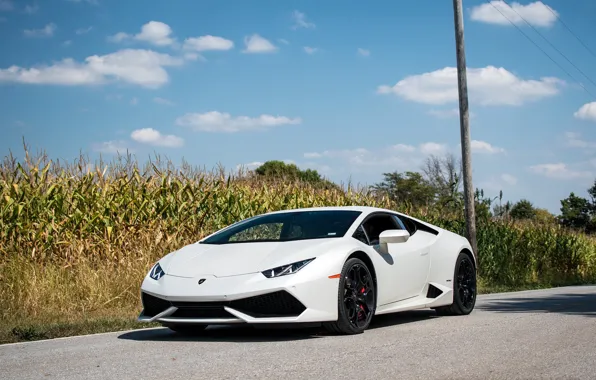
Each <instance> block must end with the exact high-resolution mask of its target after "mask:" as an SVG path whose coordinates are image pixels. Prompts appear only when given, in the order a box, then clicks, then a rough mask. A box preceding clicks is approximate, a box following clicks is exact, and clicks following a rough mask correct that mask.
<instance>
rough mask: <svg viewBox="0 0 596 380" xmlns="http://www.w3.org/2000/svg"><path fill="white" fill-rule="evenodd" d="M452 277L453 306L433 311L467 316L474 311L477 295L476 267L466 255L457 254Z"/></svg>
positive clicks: (441, 313)
mask: <svg viewBox="0 0 596 380" xmlns="http://www.w3.org/2000/svg"><path fill="white" fill-rule="evenodd" d="M453 277H454V282H455V283H454V284H453V304H451V305H449V306H442V307H438V308H436V309H435V310H436V311H437V313H438V314H440V315H468V314H470V313H471V312H472V310H474V306H475V305H476V295H477V287H476V267H475V265H474V262H473V261H472V258H471V257H470V256H469V255H468V254H466V253H464V252H461V253H460V254H459V256H458V258H457V263H456V265H455V273H454V276H453Z"/></svg>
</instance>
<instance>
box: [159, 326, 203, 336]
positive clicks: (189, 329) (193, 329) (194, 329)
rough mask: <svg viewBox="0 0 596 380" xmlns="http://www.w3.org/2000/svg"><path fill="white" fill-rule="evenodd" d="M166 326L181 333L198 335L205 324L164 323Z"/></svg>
mask: <svg viewBox="0 0 596 380" xmlns="http://www.w3.org/2000/svg"><path fill="white" fill-rule="evenodd" d="M166 327H167V328H169V329H170V330H172V331H174V332H175V333H178V334H181V335H199V334H201V333H202V332H203V331H205V329H206V328H207V325H166Z"/></svg>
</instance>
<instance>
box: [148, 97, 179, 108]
mask: <svg viewBox="0 0 596 380" xmlns="http://www.w3.org/2000/svg"><path fill="white" fill-rule="evenodd" d="M153 101H154V102H155V103H157V104H163V105H165V106H173V105H174V103H172V102H171V101H170V100H168V99H164V98H160V97H155V98H153Z"/></svg>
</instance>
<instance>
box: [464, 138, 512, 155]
mask: <svg viewBox="0 0 596 380" xmlns="http://www.w3.org/2000/svg"><path fill="white" fill-rule="evenodd" d="M470 145H471V148H472V152H474V153H485V154H496V153H503V152H505V149H503V148H499V147H496V146H493V145H491V144H489V143H487V142H486V141H479V140H472V141H471V142H470Z"/></svg>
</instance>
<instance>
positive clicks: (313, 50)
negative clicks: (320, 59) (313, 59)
mask: <svg viewBox="0 0 596 380" xmlns="http://www.w3.org/2000/svg"><path fill="white" fill-rule="evenodd" d="M304 51H305V52H306V54H314V53H316V52H317V51H319V48H315V47H310V46H305V47H304Z"/></svg>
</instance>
